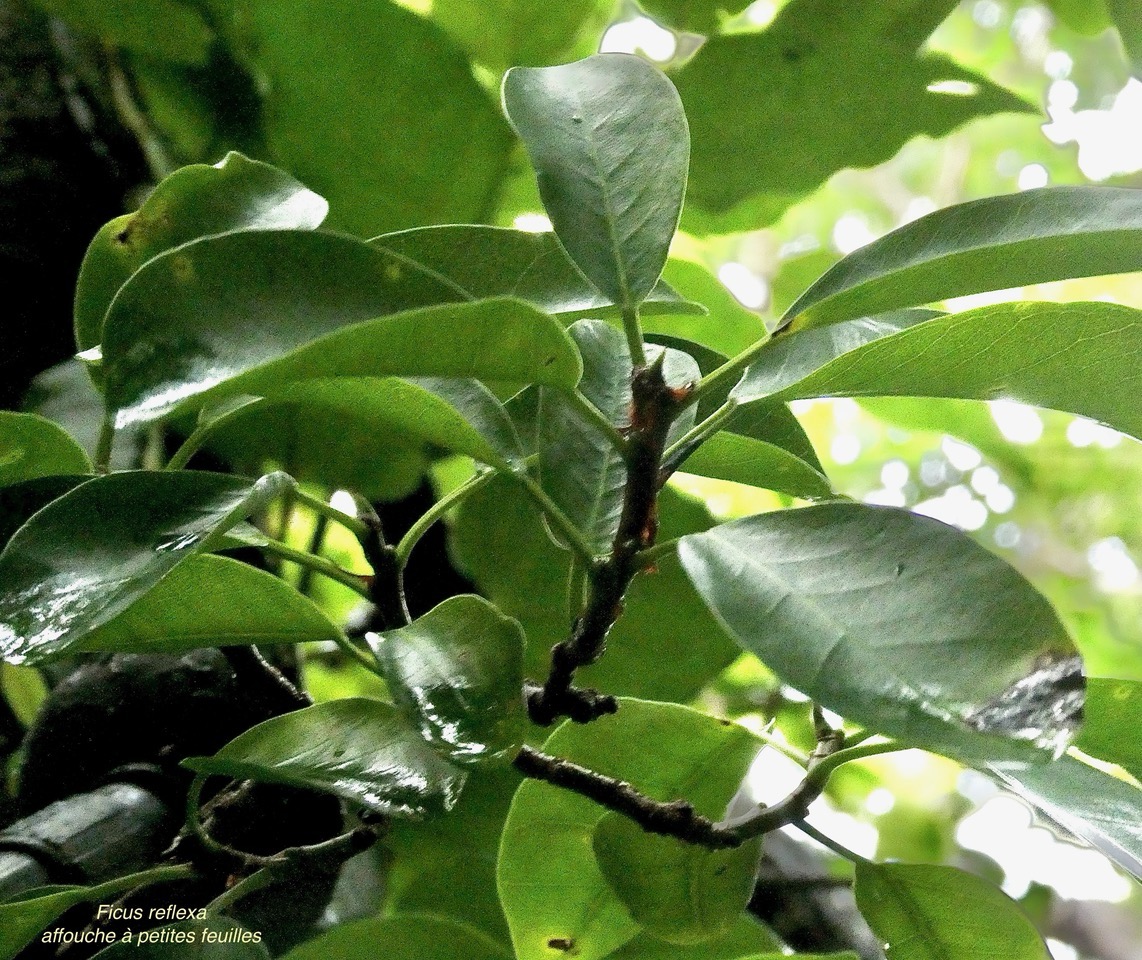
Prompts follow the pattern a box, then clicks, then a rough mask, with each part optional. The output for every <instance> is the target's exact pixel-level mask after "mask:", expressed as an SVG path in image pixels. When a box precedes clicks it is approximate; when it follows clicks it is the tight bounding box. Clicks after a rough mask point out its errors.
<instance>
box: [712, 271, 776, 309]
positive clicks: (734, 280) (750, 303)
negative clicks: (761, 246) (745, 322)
mask: <svg viewBox="0 0 1142 960" xmlns="http://www.w3.org/2000/svg"><path fill="white" fill-rule="evenodd" d="M718 279H719V280H721V281H722V284H723V285H724V286H725V287H726V289H727V290H729V291H730V293H732V294H733V295H734V296H735V297H736V298H737V300H738V302H739V303H740V304H741V305H742V306H743V307H749V308H750V309H751V310H758V309H760V308H761V307H764V306H765V305H766V304H767V303H768V302H769V284H767V283H766V282H765V280H763V279H762V278H761V277H759V276H758V275H757V274H756V273H754V272H753V271H752V270H750V269H749V267H747V266H745V265H744V264H741V263H733V262H730V263H723V264H722V265H721V266H720V267H719V268H718Z"/></svg>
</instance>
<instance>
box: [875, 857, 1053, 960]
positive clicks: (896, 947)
mask: <svg viewBox="0 0 1142 960" xmlns="http://www.w3.org/2000/svg"><path fill="white" fill-rule="evenodd" d="M856 898H857V906H859V907H860V911H861V913H862V914H864V918H865V919H866V920H867V921H868V922H869V926H871V927H872V929H873V931H874V932H875V933H876V935H877V936H878V937H880V939H881V940H883V941H884V942H885V944H886V948H887V952H888V953H889V955H890V956H893V957H899V958H900V960H950V958H952V957H954V958H955V960H995V958H996V957H1004V958H1009V960H1050V954H1049V953H1048V952H1047V945H1046V944H1045V943H1044V942H1043V938H1042V937H1041V936H1039V933H1038V931H1037V930H1036V929H1035V927H1034V925H1033V924H1032V923H1031V921H1030V920H1029V919H1028V918H1027V916H1026V914H1024V913H1023V911H1022V910H1021V909H1020V908H1019V906H1018V905H1017V904H1015V903H1014V902H1013V901H1012V900H1010V899H1009V898H1008V897H1007V896H1006V894H1004V893H1003V892H1002V891H1000V890H999V888H998V887H994V886H992V885H991V884H990V883H988V882H987V881H986V880H981V879H980V878H979V877H976V876H973V875H972V874H970V873H965V872H963V871H962V870H957V869H956V868H955V867H938V866H929V865H927V864H911V863H869V862H868V861H865V862H863V863H858V864H857V868H856Z"/></svg>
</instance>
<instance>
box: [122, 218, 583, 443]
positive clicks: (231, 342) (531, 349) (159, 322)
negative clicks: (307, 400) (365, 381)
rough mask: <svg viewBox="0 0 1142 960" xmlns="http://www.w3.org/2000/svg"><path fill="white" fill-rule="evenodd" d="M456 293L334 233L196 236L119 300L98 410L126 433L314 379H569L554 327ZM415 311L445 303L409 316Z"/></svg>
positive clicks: (532, 314)
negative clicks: (133, 426)
mask: <svg viewBox="0 0 1142 960" xmlns="http://www.w3.org/2000/svg"><path fill="white" fill-rule="evenodd" d="M219 290H225V291H226V296H225V298H220V297H219V295H218V291H219ZM456 297H457V294H456V293H455V291H453V290H451V289H450V288H449V287H447V286H446V285H445V284H443V283H442V282H441V281H439V280H437V279H435V278H434V277H431V276H429V275H427V274H425V273H424V272H423V271H421V270H418V269H413V268H410V267H408V266H407V265H405V264H404V263H402V262H400V261H398V260H396V259H394V258H393V257H392V256H391V255H387V254H384V253H381V252H379V251H377V250H373V249H372V248H370V247H369V246H367V245H366V244H364V243H363V242H361V241H357V240H353V239H352V238H349V237H343V236H339V235H336V234H327V233H309V232H305V233H301V232H281V231H274V232H263V231H259V232H253V231H250V232H244V233H232V234H226V235H223V236H219V237H208V238H205V239H203V240H198V241H195V242H194V243H191V244H187V245H185V246H182V247H179V248H176V249H175V250H172V251H169V252H168V253H166V254H163V255H161V256H159V257H156V258H155V259H154V260H151V261H150V262H149V263H148V264H146V266H144V267H143V268H142V269H141V270H140V271H138V273H136V274H135V275H134V276H133V277H132V278H131V280H130V281H129V282H128V283H127V285H126V286H124V288H123V290H122V291H121V292H120V294H119V296H117V297H116V298H115V302H114V303H113V304H112V307H111V310H110V312H109V313H108V318H107V324H106V329H105V336H104V343H103V371H104V374H105V376H106V383H107V386H106V393H107V403H108V406H109V408H110V409H112V410H118V411H119V414H118V423H119V425H120V426H123V425H126V424H130V423H134V422H140V421H145V420H151V419H155V418H157V417H160V416H163V415H164V414H166V413H169V412H170V411H171V410H173V409H175V408H176V407H185V406H187V405H188V404H190V403H191V402H193V403H194V404H197V405H202V404H204V403H208V402H217V401H218V400H220V399H222V398H224V397H227V396H233V395H235V394H238V393H251V394H257V393H258V391H259V390H260V389H261V388H262V387H263V386H264V385H267V384H268V385H271V386H281V385H282V384H283V383H285V382H289V381H291V380H298V379H306V378H312V377H323V376H324V377H328V376H384V375H389V374H402V375H410V376H454V377H472V376H477V377H481V378H485V379H490V380H507V381H519V382H538V383H546V384H549V385H552V386H572V385H574V384H575V383H576V382H577V381H578V378H579V373H580V366H579V360H578V357H577V356H576V354H575V350H574V346H573V345H572V344H571V342H570V340H568V338H567V336H566V335H565V334H564V333H563V330H562V328H561V327H560V325H559V324H558V322H557V321H555V320H553V319H551V318H550V317H546V316H544V315H543V314H541V313H538V312H537V311H536V310H535V309H534V308H532V307H529V306H527V305H526V304H524V303H521V302H520V301H516V300H487V301H481V302H476V303H463V304H452V303H451V301H454V300H455V299H456ZM423 304H438V305H440V304H443V305H440V306H435V307H426V308H425V309H422V310H419V311H418V310H415V309H414V308H416V307H418V306H421V305H423ZM402 311H403V312H402ZM427 344H430V345H431V346H432V349H431V350H427V349H425V347H426V345H427Z"/></svg>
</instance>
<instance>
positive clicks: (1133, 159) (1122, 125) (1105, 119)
mask: <svg viewBox="0 0 1142 960" xmlns="http://www.w3.org/2000/svg"><path fill="white" fill-rule="evenodd" d="M1077 102H1078V88H1077V87H1076V86H1075V85H1074V84H1073V83H1072V82H1071V81H1070V80H1056V81H1055V82H1054V83H1052V84H1051V87H1050V90H1049V91H1048V94H1047V114H1048V115H1049V116H1050V118H1051V122H1050V123H1048V124H1044V126H1043V133H1044V134H1046V136H1047V139H1049V140H1050V141H1051V142H1052V143H1056V144H1063V143H1077V144H1078V148H1079V158H1078V162H1079V169H1080V170H1082V172H1083V174H1084V175H1085V176H1086V177H1087V178H1088V179H1090V180H1106V179H1107V178H1109V177H1114V176H1122V175H1126V174H1130V173H1136V172H1137V171H1139V170H1142V82H1140V81H1139V80H1138V79H1137V78H1135V77H1131V78H1130V80H1128V81H1127V83H1126V86H1124V87H1123V88H1122V89H1121V90H1120V91H1119V92H1118V95H1117V96H1116V97H1115V98H1114V102H1113V103H1112V104H1111V106H1110V108H1109V109H1108V110H1079V111H1078V112H1075V110H1074V106H1075V104H1076V103H1077Z"/></svg>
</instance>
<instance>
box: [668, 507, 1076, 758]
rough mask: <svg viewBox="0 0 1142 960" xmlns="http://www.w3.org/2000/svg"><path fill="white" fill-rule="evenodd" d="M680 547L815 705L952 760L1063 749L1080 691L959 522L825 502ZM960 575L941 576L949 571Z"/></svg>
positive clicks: (724, 614)
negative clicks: (1068, 680)
mask: <svg viewBox="0 0 1142 960" xmlns="http://www.w3.org/2000/svg"><path fill="white" fill-rule="evenodd" d="M678 554H679V559H680V560H681V563H682V566H683V568H684V569H685V570H686V572H687V573H688V574H689V575H690V579H691V580H692V581H693V583H694V585H695V586H696V587H697V588H698V592H699V593H700V594H701V595H702V597H703V599H704V600H705V601H706V603H708V604H709V606H710V609H711V610H713V611H714V612H715V613H716V614H717V616H718V618H719V619H720V620H721V621H722V622H723V623H724V624H725V625H726V627H727V628H728V629H729V630H730V632H731V633H732V634H733V635H734V636H735V637H736V638H737V640H738V642H739V643H740V644H741V645H742V647H744V648H745V649H746V650H748V651H750V652H751V653H754V654H756V655H757V656H758V657H760V658H761V660H762V661H763V662H764V663H765V664H766V666H768V667H770V668H771V669H772V670H773V671H774V672H775V673H777V674H778V675H779V676H780V677H781V678H782V679H783V680H784V681H786V682H787V683H789V684H791V685H792V686H794V687H796V688H797V689H798V690H800V691H802V692H803V693H805V694H806V695H808V696H810V697H812V698H813V699H814V700H816V701H818V702H820V703H821V704H822V705H823V706H826V707H828V708H829V709H831V710H835V711H837V712H838V713H840V714H842V715H843V716H845V717H848V718H850V719H852V720H854V721H856V722H858V723H860V724H862V725H863V726H867V727H869V728H870V729H873V730H877V731H881V732H883V733H886V734H888V735H890V736H894V737H899V738H900V739H901V740H902V741H903V742H905V743H907V744H916V745H922V746H927V747H929V748H931V749H934V750H936V751H938V752H945V753H951V754H952V755H954V756H965V755H966V756H969V757H970V756H977V757H978V756H984V757H989V758H993V757H995V756H1002V755H1004V754H1005V753H1006V754H1015V755H1026V756H1027V757H1028V758H1033V756H1032V755H1033V753H1034V751H1030V750H1027V749H1025V748H1022V749H1017V748H1019V747H1020V745H1022V744H1027V743H1030V744H1033V745H1034V746H1036V747H1039V748H1042V749H1048V750H1052V751H1054V752H1056V753H1057V752H1059V751H1061V750H1062V749H1063V748H1064V747H1065V745H1066V744H1067V743H1068V741H1069V740H1070V737H1071V734H1072V733H1073V727H1074V717H1075V715H1076V714H1077V712H1078V710H1079V708H1080V707H1081V703H1082V695H1081V682H1080V686H1079V688H1078V690H1072V689H1071V688H1070V686H1069V685H1068V684H1067V683H1066V682H1065V680H1066V678H1065V676H1062V677H1056V676H1055V671H1059V672H1061V673H1063V674H1064V675H1065V674H1066V673H1067V668H1068V667H1069V666H1070V665H1073V664H1077V661H1078V657H1077V654H1076V653H1075V649H1074V646H1073V644H1072V643H1071V640H1070V638H1069V637H1068V636H1067V634H1066V631H1065V629H1064V628H1063V626H1062V624H1061V623H1060V622H1059V620H1058V617H1057V616H1056V615H1055V612H1054V610H1053V609H1052V608H1051V606H1050V604H1049V603H1048V602H1047V601H1046V600H1045V599H1043V597H1042V596H1040V595H1039V594H1038V593H1037V592H1036V591H1035V589H1034V588H1033V587H1032V586H1031V585H1030V584H1029V583H1028V582H1027V581H1026V580H1025V579H1024V578H1023V577H1022V576H1021V575H1020V574H1019V573H1017V572H1016V571H1015V570H1014V569H1013V568H1011V567H1010V566H1008V565H1007V564H1006V563H1005V562H1003V561H1002V560H1000V559H999V558H998V557H996V556H994V555H992V554H991V553H988V552H987V551H986V550H984V549H983V548H982V547H980V546H979V545H977V544H976V543H975V542H974V541H973V540H971V539H970V538H969V537H967V536H966V535H964V534H962V533H961V532H960V531H958V530H956V529H954V528H952V527H949V526H946V525H944V524H942V523H939V522H938V521H936V520H932V519H931V518H929V517H923V516H919V515H916V514H912V513H908V512H907V511H904V510H895V509H891V508H887V507H873V506H866V505H863V504H856V503H829V504H821V505H818V506H812V507H805V508H803V509H797V510H783V511H780V512H777V513H769V514H763V515H760V516H754V517H749V518H746V519H744V520H738V521H734V522H732V523H727V524H724V525H722V526H720V527H715V528H714V529H712V530H709V531H706V532H705V533H701V534H693V535H690V536H687V537H684V538H683V539H682V542H681V543H680V544H679V548H678ZM949 570H953V571H955V577H954V579H949V577H948V575H947V571H949Z"/></svg>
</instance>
